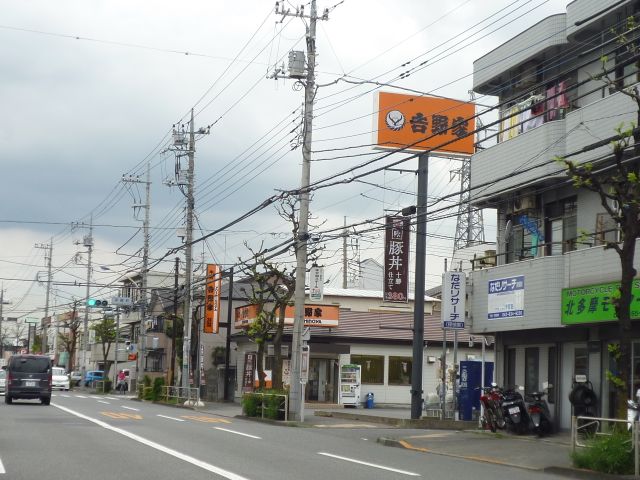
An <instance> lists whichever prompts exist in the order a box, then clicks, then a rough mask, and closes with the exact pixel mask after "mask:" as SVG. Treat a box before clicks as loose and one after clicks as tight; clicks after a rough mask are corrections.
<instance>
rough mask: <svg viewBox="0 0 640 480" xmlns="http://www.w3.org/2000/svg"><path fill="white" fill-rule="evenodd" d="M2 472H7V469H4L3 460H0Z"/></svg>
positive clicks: (0, 471) (0, 470)
mask: <svg viewBox="0 0 640 480" xmlns="http://www.w3.org/2000/svg"><path fill="white" fill-rule="evenodd" d="M1 473H7V471H6V470H5V469H4V465H3V464H2V460H0V474H1Z"/></svg>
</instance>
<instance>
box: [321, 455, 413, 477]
mask: <svg viewBox="0 0 640 480" xmlns="http://www.w3.org/2000/svg"><path fill="white" fill-rule="evenodd" d="M318 455H324V456H325V457H331V458H337V459H338V460H344V461H346V462H351V463H358V464H360V465H366V466H367V467H373V468H379V469H381V470H387V471H388V472H396V473H401V474H403V475H409V476H412V477H420V476H421V475H420V474H419V473H413V472H407V471H406V470H398V469H397V468H391V467H385V466H384V465H378V464H376V463H369V462H363V461H362V460H356V459H354V458H348V457H341V456H340V455H334V454H332V453H326V452H318Z"/></svg>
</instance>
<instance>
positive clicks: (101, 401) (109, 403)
mask: <svg viewBox="0 0 640 480" xmlns="http://www.w3.org/2000/svg"><path fill="white" fill-rule="evenodd" d="M98 403H104V404H106V405H111V402H105V401H104V400H98Z"/></svg>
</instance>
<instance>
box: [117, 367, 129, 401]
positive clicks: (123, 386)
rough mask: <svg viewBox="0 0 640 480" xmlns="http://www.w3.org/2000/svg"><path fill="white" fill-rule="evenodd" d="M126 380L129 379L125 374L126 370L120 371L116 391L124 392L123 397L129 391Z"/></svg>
mask: <svg viewBox="0 0 640 480" xmlns="http://www.w3.org/2000/svg"><path fill="white" fill-rule="evenodd" d="M126 378H127V377H126V376H125V374H124V370H120V371H119V372H118V384H117V385H116V390H118V391H120V392H122V394H123V395H124V392H125V391H126V390H127V380H126Z"/></svg>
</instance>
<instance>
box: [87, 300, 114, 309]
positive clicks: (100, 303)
mask: <svg viewBox="0 0 640 480" xmlns="http://www.w3.org/2000/svg"><path fill="white" fill-rule="evenodd" d="M108 305H109V302H108V301H106V300H98V299H96V298H90V299H89V300H87V306H88V307H90V308H105V307H107V306H108Z"/></svg>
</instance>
